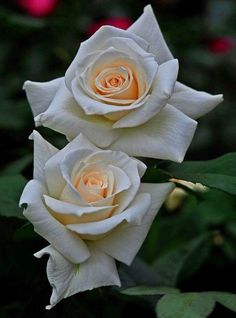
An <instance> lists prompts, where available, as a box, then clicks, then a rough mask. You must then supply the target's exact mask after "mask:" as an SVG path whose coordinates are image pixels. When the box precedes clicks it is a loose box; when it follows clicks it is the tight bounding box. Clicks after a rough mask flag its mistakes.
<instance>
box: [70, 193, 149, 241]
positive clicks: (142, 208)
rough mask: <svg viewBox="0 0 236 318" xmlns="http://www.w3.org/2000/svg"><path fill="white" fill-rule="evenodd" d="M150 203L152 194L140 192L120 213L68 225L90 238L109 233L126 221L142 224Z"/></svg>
mask: <svg viewBox="0 0 236 318" xmlns="http://www.w3.org/2000/svg"><path fill="white" fill-rule="evenodd" d="M150 205H151V198H150V194H148V193H140V194H139V195H137V196H136V197H135V199H134V200H133V202H132V204H131V206H130V207H128V208H127V209H126V210H125V211H123V212H122V213H120V214H117V215H115V216H112V217H110V218H108V219H106V220H103V221H99V222H92V223H83V224H68V225H67V226H66V227H67V228H68V229H70V230H72V231H74V232H76V233H78V234H80V235H82V236H83V237H85V235H86V236H88V238H91V239H92V236H97V235H104V234H105V235H106V234H108V232H109V231H111V230H113V229H114V228H115V227H116V226H118V225H119V224H121V223H122V222H124V221H126V222H128V223H130V224H134V225H139V224H141V222H142V219H143V217H144V215H145V214H146V212H147V210H148V209H149V207H150ZM90 236H91V237H90Z"/></svg>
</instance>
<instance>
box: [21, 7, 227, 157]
mask: <svg viewBox="0 0 236 318" xmlns="http://www.w3.org/2000/svg"><path fill="white" fill-rule="evenodd" d="M177 75H178V61H177V60H176V59H174V58H173V56H172V54H171V53H170V51H169V49H168V47H167V45H166V43H165V41H164V39H163V36H162V33H161V31H160V28H159V25H158V23H157V21H156V19H155V16H154V14H153V11H152V8H151V6H150V5H149V6H147V7H146V8H145V9H144V13H143V14H142V15H141V17H140V18H139V19H138V20H137V21H136V22H135V23H134V24H133V25H132V26H131V27H130V28H129V29H128V30H127V31H124V30H120V29H118V28H115V27H111V26H103V27H101V28H100V29H99V30H98V31H97V32H96V33H95V34H94V35H93V36H92V37H91V38H90V39H89V40H87V41H85V42H83V43H82V44H81V46H80V48H79V50H78V53H77V55H76V57H75V59H74V60H73V62H72V64H71V65H70V67H69V68H68V70H67V72H66V75H65V77H63V78H58V79H55V80H53V81H50V82H46V83H37V82H31V81H27V82H26V83H25V85H24V88H25V90H26V94H27V97H28V100H29V102H30V104H31V107H32V111H33V113H34V116H35V122H36V124H37V125H43V126H46V127H49V128H52V129H54V130H56V131H58V132H61V133H63V134H65V135H66V136H67V138H68V139H69V140H72V139H73V138H74V137H76V136H77V135H78V134H79V133H81V132H82V133H83V134H84V135H86V136H87V138H88V139H89V140H90V141H92V142H93V143H94V144H96V145H97V146H98V147H101V148H105V149H106V148H109V149H112V150H120V151H124V152H126V153H128V154H130V155H133V156H143V157H153V158H160V159H169V160H174V161H179V162H180V161H182V160H183V158H184V155H185V153H186V150H187V149H188V147H189V144H190V142H191V140H192V138H193V135H194V132H195V129H196V125H197V123H196V121H195V120H194V119H197V118H199V117H200V116H202V115H204V114H206V113H207V112H209V111H210V110H212V109H213V108H214V107H215V106H216V105H218V104H219V103H220V102H221V101H222V95H215V96H213V95H210V94H207V93H205V92H198V91H196V90H193V89H191V88H189V87H187V86H185V85H183V84H181V83H179V82H177V81H176V79H177Z"/></svg>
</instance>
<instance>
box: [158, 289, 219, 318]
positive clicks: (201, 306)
mask: <svg viewBox="0 0 236 318" xmlns="http://www.w3.org/2000/svg"><path fill="white" fill-rule="evenodd" d="M214 305H215V302H214V300H213V299H212V297H211V296H210V295H207V294H203V293H184V294H168V295H165V296H163V297H162V298H161V299H160V300H159V301H158V303H157V306H156V313H157V316H158V318H205V317H207V316H208V315H209V314H210V313H211V312H212V311H213V309H214Z"/></svg>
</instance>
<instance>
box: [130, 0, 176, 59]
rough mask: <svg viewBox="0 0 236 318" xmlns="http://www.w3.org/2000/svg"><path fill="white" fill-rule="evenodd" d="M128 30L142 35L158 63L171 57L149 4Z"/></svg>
mask: <svg viewBox="0 0 236 318" xmlns="http://www.w3.org/2000/svg"><path fill="white" fill-rule="evenodd" d="M128 31H130V32H132V33H134V34H136V35H138V36H140V37H142V38H143V39H145V40H146V41H147V42H148V43H149V44H150V47H149V49H148V51H149V52H151V53H152V54H154V55H155V56H156V60H157V62H158V64H161V63H163V62H166V61H168V60H170V59H172V58H173V56H172V54H171V52H170V50H169V48H168V46H167V44H166V42H165V40H164V38H163V35H162V33H161V30H160V27H159V25H158V22H157V20H156V17H155V15H154V13H153V10H152V7H151V6H150V5H148V6H146V7H145V8H144V12H143V14H142V15H141V16H140V17H139V18H138V20H137V21H136V22H135V23H134V24H132V25H131V26H130V27H129V28H128Z"/></svg>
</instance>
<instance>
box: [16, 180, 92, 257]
mask: <svg viewBox="0 0 236 318" xmlns="http://www.w3.org/2000/svg"><path fill="white" fill-rule="evenodd" d="M43 194H47V191H46V189H44V187H43V186H42V184H41V183H40V182H39V181H37V180H31V181H30V182H28V183H27V185H26V187H25V189H24V191H23V193H22V196H21V198H20V205H22V204H27V208H26V209H25V210H24V215H25V217H26V218H27V219H28V220H29V221H30V222H31V223H32V224H33V225H34V230H35V232H37V233H38V234H39V235H41V236H42V237H44V238H45V239H46V240H47V241H48V242H49V243H50V244H52V246H54V247H55V248H56V249H57V250H58V251H59V252H60V253H62V254H63V255H64V256H65V257H66V258H67V259H68V260H70V261H71V262H74V263H80V262H83V261H85V260H86V259H87V258H88V257H89V255H90V254H89V251H88V249H87V246H86V245H85V243H84V242H83V241H82V240H81V239H80V238H79V236H76V235H74V234H73V233H71V232H70V231H68V230H67V229H66V228H65V226H64V225H62V224H61V223H59V222H58V221H57V220H56V219H55V218H54V217H52V215H51V214H50V213H49V212H48V210H47V209H46V207H45V205H44V204H43V201H42V197H43Z"/></svg>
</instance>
